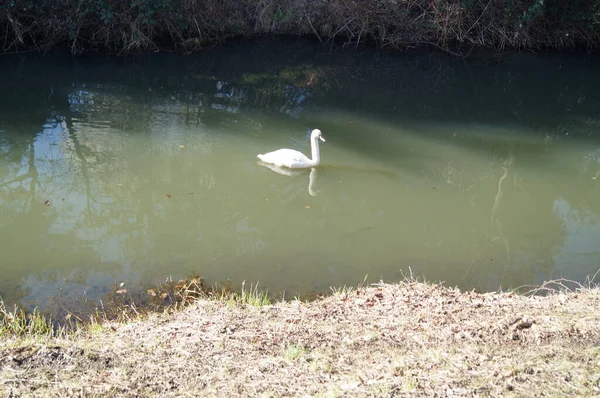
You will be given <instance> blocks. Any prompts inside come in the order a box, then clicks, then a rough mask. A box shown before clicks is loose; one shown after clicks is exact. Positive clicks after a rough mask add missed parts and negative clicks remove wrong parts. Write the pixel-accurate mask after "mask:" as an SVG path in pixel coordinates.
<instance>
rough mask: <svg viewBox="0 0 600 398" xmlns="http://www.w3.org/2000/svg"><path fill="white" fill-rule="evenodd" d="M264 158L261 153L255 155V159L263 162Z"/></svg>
mask: <svg viewBox="0 0 600 398" xmlns="http://www.w3.org/2000/svg"><path fill="white" fill-rule="evenodd" d="M264 156H265V155H263V154H262V153H259V154H258V155H256V157H257V158H259V159H260V160H262V161H264V159H263V158H264Z"/></svg>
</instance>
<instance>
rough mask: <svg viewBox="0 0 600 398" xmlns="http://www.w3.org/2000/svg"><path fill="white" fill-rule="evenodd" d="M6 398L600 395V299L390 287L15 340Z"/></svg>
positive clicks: (3, 362) (4, 354) (212, 308)
mask: <svg viewBox="0 0 600 398" xmlns="http://www.w3.org/2000/svg"><path fill="white" fill-rule="evenodd" d="M0 394H1V395H2V396H6V397H30V396H31V397H38V396H39V397H72V396H86V397H87V396H102V397H130V396H131V397H133V396H143V397H153V396H156V397H158V396H160V397H185V396H203V397H213V396H214V397H230V396H252V397H255V396H261V397H263V396H264V397H279V396H316V397H342V396H343V397H393V396H409V395H410V396H440V397H442V396H468V397H471V396H478V397H484V396H490V397H492V396H493V397H496V396H519V397H522V396H552V397H556V396H598V395H600V290H598V289H581V290H579V291H571V292H559V293H553V294H549V295H546V296H544V297H541V296H525V295H519V294H514V293H487V294H479V293H475V292H461V291H459V290H457V289H450V288H447V287H444V286H441V285H430V284H423V283H417V282H405V283H399V284H384V283H380V284H376V285H372V286H370V287H365V288H360V289H356V290H352V291H343V292H338V293H337V294H334V295H332V296H330V297H326V298H323V299H319V300H316V301H312V302H309V303H305V302H300V301H289V302H281V303H277V304H273V305H268V306H262V307H253V306H249V305H236V304H232V303H231V302H225V301H219V300H199V301H197V302H195V303H194V304H192V305H190V306H188V307H186V308H185V309H183V310H177V311H170V312H165V313H160V314H150V315H147V316H143V317H139V318H138V319H136V320H134V321H129V322H126V323H109V322H106V323H104V324H103V325H101V326H100V325H98V326H96V327H88V328H82V329H81V330H79V331H77V332H75V333H72V334H69V335H68V336H66V337H62V338H53V339H49V338H36V337H35V336H30V337H28V338H18V339H17V338H14V339H12V338H3V340H2V341H1V342H0Z"/></svg>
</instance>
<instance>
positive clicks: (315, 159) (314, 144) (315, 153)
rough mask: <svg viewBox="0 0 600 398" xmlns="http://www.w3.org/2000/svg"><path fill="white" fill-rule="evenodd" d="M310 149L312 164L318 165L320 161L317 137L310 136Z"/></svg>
mask: <svg viewBox="0 0 600 398" xmlns="http://www.w3.org/2000/svg"><path fill="white" fill-rule="evenodd" d="M310 151H311V155H312V159H311V163H312V164H313V166H318V165H319V162H320V161H321V154H320V153H319V137H312V140H311V143H310Z"/></svg>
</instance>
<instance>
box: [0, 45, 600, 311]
mask: <svg viewBox="0 0 600 398" xmlns="http://www.w3.org/2000/svg"><path fill="white" fill-rule="evenodd" d="M598 67H600V58H598V57H595V58H594V57H586V56H582V55H562V56H559V55H547V56H535V55H532V54H513V55H506V56H504V57H503V58H501V59H500V62H496V60H494V59H489V58H487V57H485V56H476V57H474V58H472V59H469V60H467V61H465V60H461V59H452V58H449V57H447V56H445V55H444V54H439V53H412V54H411V53H407V54H401V55H391V54H385V53H377V52H374V51H364V52H360V53H357V52H354V51H353V52H344V51H339V50H335V51H329V48H328V49H320V48H318V47H317V46H315V45H314V44H313V43H310V42H302V41H294V40H284V41H261V42H258V43H250V44H248V43H244V44H239V45H238V44H232V45H228V46H224V47H218V48H215V49H213V50H211V51H206V52H204V53H200V54H195V55H188V56H178V55H168V54H152V55H147V56H140V57H136V58H132V59H120V58H109V57H99V56H98V57H95V56H94V57H85V58H72V57H70V56H68V55H61V54H54V55H47V56H40V55H21V56H10V57H7V56H5V57H3V58H0V72H1V76H0V93H1V96H0V248H1V256H0V273H1V275H2V277H1V278H0V294H1V295H2V297H3V298H4V300H6V301H7V302H9V303H13V302H20V303H21V304H23V305H27V306H34V305H40V306H42V307H43V306H44V305H45V304H47V303H48V302H49V301H50V300H51V299H52V298H55V297H56V296H57V295H61V296H62V297H66V298H67V299H68V300H71V299H72V300H74V299H78V298H81V297H88V298H91V299H100V298H102V295H103V293H104V292H106V291H107V289H110V287H111V286H112V285H113V283H115V282H117V281H118V282H124V285H123V286H124V287H129V288H131V289H133V288H136V287H138V288H141V287H143V286H148V285H150V284H153V283H156V282H161V281H164V280H165V279H167V278H172V279H178V278H181V277H186V276H188V275H189V274H190V273H193V272H195V273H198V274H200V275H202V276H203V277H205V278H206V280H207V282H209V283H215V282H217V281H225V280H230V281H231V282H232V285H233V286H234V287H235V286H241V283H242V281H244V280H245V281H247V283H251V282H252V283H256V282H259V283H260V285H259V286H261V287H263V288H268V289H269V290H270V291H271V292H277V293H281V292H286V296H288V297H289V296H293V295H296V294H300V295H309V294H314V293H318V292H327V291H329V287H330V286H332V285H335V286H342V285H344V284H346V285H356V284H357V283H359V282H360V281H362V280H363V279H364V278H365V276H367V275H368V277H367V283H368V282H376V281H379V280H380V279H383V280H385V281H395V280H400V279H402V278H403V276H404V275H408V274H410V273H412V274H413V275H415V276H424V277H425V278H426V279H428V280H432V281H445V282H446V283H447V284H449V285H458V286H459V287H461V288H465V289H473V288H474V289H478V290H490V289H496V288H498V287H503V288H509V287H517V286H520V285H525V284H534V283H540V282H542V281H544V280H548V279H553V278H558V277H565V278H569V279H572V280H576V281H580V282H583V281H585V280H586V278H587V277H589V276H593V275H594V274H595V272H596V271H598V269H600V77H599V76H600V75H598V74H597V73H596V72H595V71H597V69H598ZM313 128H320V129H321V130H322V131H323V134H324V136H325V138H326V139H327V142H325V143H322V144H321V156H322V163H321V165H320V166H319V167H318V168H317V169H316V170H315V171H313V172H312V173H311V172H310V170H305V171H300V172H298V173H295V174H293V175H291V176H288V175H280V174H277V173H275V172H273V171H272V170H270V169H268V168H266V167H264V166H261V165H260V164H258V159H257V158H256V154H258V153H264V152H266V151H271V150H275V149H278V148H282V147H288V148H293V149H297V150H300V151H302V152H304V153H306V154H309V153H310V147H309V143H308V137H309V134H310V131H311V130H312V129H313ZM309 185H310V187H309Z"/></svg>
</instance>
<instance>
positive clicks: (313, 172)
mask: <svg viewBox="0 0 600 398" xmlns="http://www.w3.org/2000/svg"><path fill="white" fill-rule="evenodd" d="M258 164H259V165H261V166H265V167H268V168H269V169H271V170H273V171H274V172H276V173H277V174H281V175H282V176H288V177H295V176H299V175H301V174H305V173H306V171H305V170H302V169H288V168H287V167H280V166H275V165H274V164H270V163H265V162H262V161H259V162H258ZM317 176H318V173H317V168H316V167H311V168H310V173H309V175H308V194H309V195H310V196H317V195H318V193H319V191H318V190H317V189H316V182H317Z"/></svg>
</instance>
